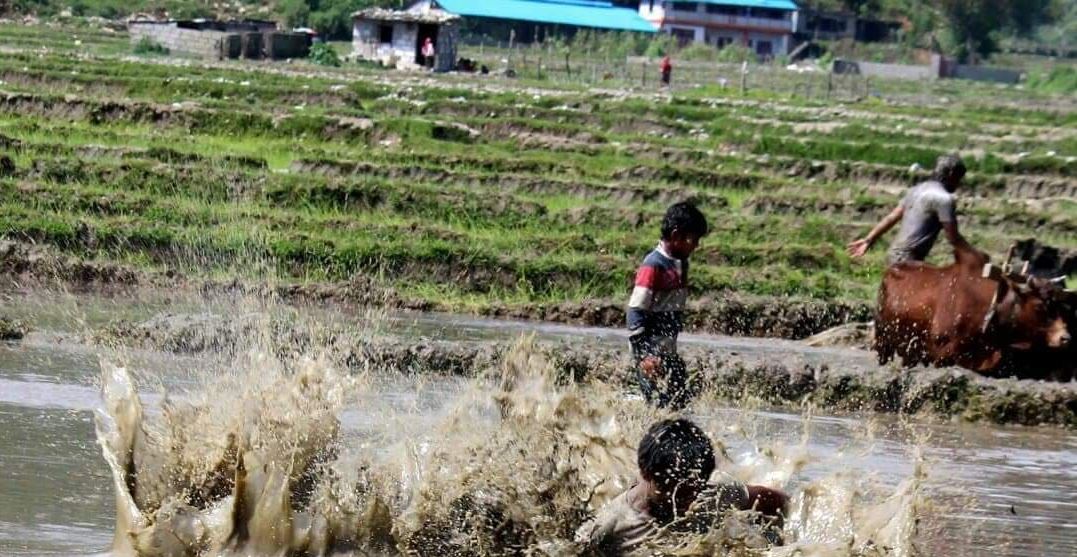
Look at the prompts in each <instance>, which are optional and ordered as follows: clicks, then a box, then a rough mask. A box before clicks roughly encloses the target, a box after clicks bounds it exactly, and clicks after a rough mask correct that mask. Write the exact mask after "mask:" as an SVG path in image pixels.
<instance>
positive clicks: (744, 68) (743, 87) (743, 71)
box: [740, 60, 748, 97]
mask: <svg viewBox="0 0 1077 557" xmlns="http://www.w3.org/2000/svg"><path fill="white" fill-rule="evenodd" d="M747 93H748V61H747V60H745V61H744V62H742V63H741V65H740V95H741V96H742V97H743V96H744V95H746V94H747Z"/></svg>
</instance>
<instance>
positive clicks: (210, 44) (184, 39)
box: [127, 20, 310, 60]
mask: <svg viewBox="0 0 1077 557" xmlns="http://www.w3.org/2000/svg"><path fill="white" fill-rule="evenodd" d="M127 29H128V32H129V33H130V36H131V45H132V46H134V45H137V44H138V43H140V42H142V41H144V40H145V41H149V42H151V43H153V44H157V45H160V46H163V47H165V48H167V49H168V51H169V52H170V53H173V54H179V55H182V56H193V57H196V58H204V59H210V60H212V59H217V60H224V59H227V58H250V59H255V60H260V59H262V58H269V59H271V60H280V59H285V58H305V57H306V56H307V54H308V53H309V52H310V38H309V36H308V35H306V34H305V33H289V32H284V31H278V30H277V24H276V23H274V22H272V21H259V20H244V21H212V20H188V21H175V20H173V21H140V20H134V21H130V22H128V23H127Z"/></svg>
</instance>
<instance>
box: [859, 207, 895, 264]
mask: <svg viewBox="0 0 1077 557" xmlns="http://www.w3.org/2000/svg"><path fill="white" fill-rule="evenodd" d="M903 216H905V208H904V207H902V206H901V205H898V206H897V207H895V208H894V210H893V211H890V214H888V215H886V216H885V217H883V220H881V221H879V224H876V225H875V228H872V229H871V232H869V233H868V235H867V236H865V237H863V238H861V239H859V240H857V241H855V242H853V243H851V244H849V245H848V246H846V250H847V251H848V252H849V255H851V256H853V258H854V259H855V258H859V257H864V254H865V253H867V252H868V250H869V249H871V246H872V245H874V244H875V241H876V240H878V239H879V237H880V236H882V235H883V234H886V233H887V232H889V231H890V229H891V228H893V227H894V225H895V224H897V223H899V222H901V217H903Z"/></svg>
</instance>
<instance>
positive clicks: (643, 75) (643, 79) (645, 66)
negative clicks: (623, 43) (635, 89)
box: [640, 58, 647, 88]
mask: <svg viewBox="0 0 1077 557" xmlns="http://www.w3.org/2000/svg"><path fill="white" fill-rule="evenodd" d="M640 79H641V80H642V81H641V82H640V86H642V87H644V88H646V87H647V59H646V58H644V60H643V72H642V73H641V75H640Z"/></svg>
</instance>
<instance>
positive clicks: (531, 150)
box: [0, 25, 1077, 337]
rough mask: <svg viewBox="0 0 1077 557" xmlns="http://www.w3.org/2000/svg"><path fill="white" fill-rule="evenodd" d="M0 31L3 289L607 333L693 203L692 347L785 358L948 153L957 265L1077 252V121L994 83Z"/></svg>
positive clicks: (872, 279)
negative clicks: (1032, 243) (727, 74)
mask: <svg viewBox="0 0 1077 557" xmlns="http://www.w3.org/2000/svg"><path fill="white" fill-rule="evenodd" d="M15 29H18V31H17V32H16V31H14V30H15ZM8 31H12V32H11V33H9V32H8ZM75 33H83V36H84V38H83V39H78V40H81V41H83V42H82V43H80V45H79V46H78V48H65V47H64V45H68V44H69V43H71V40H72V39H70V37H71V36H72V34H75ZM0 36H2V37H3V39H0V41H2V44H0V47H2V52H3V53H2V54H0V154H3V155H6V156H7V157H9V158H10V163H9V164H7V165H6V166H0V175H2V177H0V235H2V237H3V238H4V239H5V240H7V241H8V242H7V243H6V245H5V247H4V249H3V250H0V252H2V254H0V255H2V256H3V258H2V259H0V262H2V263H3V265H2V266H3V267H4V270H5V271H6V272H7V273H8V274H23V275H25V274H37V275H42V274H43V273H42V272H41V269H42V267H40V266H35V261H39V259H40V258H38V255H39V254H40V252H42V251H44V252H47V253H49V254H50V257H51V255H55V254H60V255H62V256H63V257H62V261H64V262H65V263H64V265H57V266H54V267H52V268H53V269H55V270H57V271H56V272H59V273H60V274H61V276H60V278H61V279H64V280H67V281H74V282H95V281H97V282H102V281H104V282H110V281H115V280H118V279H117V278H116V277H121V278H122V280H124V281H127V282H145V283H153V284H169V285H171V284H184V285H192V284H195V285H197V284H199V281H217V282H218V283H224V282H227V281H230V280H233V279H235V280H238V281H240V282H244V283H265V282H270V283H273V284H278V285H281V287H282V289H284V290H286V291H292V292H306V293H310V292H314V293H315V295H317V296H338V297H341V298H345V299H347V298H357V299H363V300H365V301H369V300H370V299H372V298H377V299H378V300H381V301H382V302H385V303H390V304H397V305H403V306H408V307H419V308H424V309H443V310H451V311H468V312H475V313H484V314H494V315H514V316H522V317H533V318H541V319H551V320H567V321H585V322H590V323H596V324H616V323H619V322H620V320H621V318H622V314H621V313H620V309H619V308H620V306H621V305H622V303H623V301H624V298H625V296H626V293H627V291H628V287H629V284H630V281H631V277H632V275H633V272H634V270H635V267H636V265H637V263H638V261H639V260H640V258H641V257H642V256H643V255H644V254H645V253H646V252H647V250H649V249H650V248H651V247H653V244H654V243H655V241H656V240H657V235H658V224H659V220H660V218H661V215H662V213H663V211H664V209H665V207H666V206H667V205H668V204H669V203H671V202H673V201H676V200H681V199H686V198H692V199H695V200H697V201H698V202H699V204H700V205H701V207H702V208H703V209H704V211H705V212H706V214H707V215H708V217H709V218H710V221H711V224H712V228H713V232H712V234H711V235H710V236H709V237H708V238H706V239H705V241H704V245H703V247H702V248H701V250H700V251H699V252H698V255H697V256H696V258H695V261H694V262H693V264H694V266H693V278H692V280H693V282H694V289H695V291H696V300H697V301H696V302H695V304H696V306H695V307H697V308H698V309H699V311H698V312H697V314H696V316H695V317H694V321H693V323H694V326H695V328H697V329H706V330H714V331H722V332H733V333H743V334H778V335H782V336H793V337H799V336H804V335H806V334H810V333H812V332H815V331H817V330H819V329H821V328H825V327H827V326H830V325H834V324H837V323H839V322H842V321H847V320H855V319H865V318H868V317H869V316H870V303H871V300H872V298H873V296H874V290H875V285H876V284H877V280H878V278H879V274H880V270H881V266H882V259H883V256H884V252H885V249H883V246H878V247H877V248H876V249H875V250H874V252H873V254H872V255H871V257H870V258H869V259H868V261H867V262H866V263H858V262H853V261H851V260H850V259H849V258H848V257H847V256H846V255H845V254H844V251H843V246H844V245H845V243H847V242H848V241H850V240H852V239H854V238H855V237H857V236H858V235H861V234H863V233H864V232H866V230H867V229H868V228H869V227H870V226H871V225H872V224H873V223H874V222H875V221H876V220H877V219H878V218H880V217H881V216H882V215H884V214H885V213H886V212H887V211H889V210H890V209H891V208H892V206H893V205H894V204H896V203H897V202H898V200H899V198H900V195H901V193H902V191H903V189H904V188H905V187H906V186H907V185H909V184H912V183H913V182H915V181H916V180H917V179H918V178H923V177H925V176H926V172H925V171H923V170H913V169H910V167H911V166H912V165H919V166H920V167H922V168H930V167H931V165H932V163H933V161H934V159H935V157H936V156H938V155H939V154H942V153H945V152H951V151H960V152H961V153H963V154H964V155H965V156H966V161H967V163H968V165H969V167H970V171H971V173H970V175H969V177H968V178H967V187H966V188H965V189H964V190H962V191H961V192H960V193H961V197H962V201H961V207H960V211H961V214H962V226H963V229H964V232H965V233H966V234H967V235H968V236H969V237H970V239H971V240H972V241H973V242H974V243H975V244H976V245H978V246H980V247H982V248H984V249H986V250H988V251H990V252H993V253H999V254H1001V253H1002V252H1003V251H1004V250H1005V249H1006V247H1007V246H1008V245H1009V244H1010V242H1011V241H1013V240H1014V239H1018V238H1024V237H1031V236H1035V237H1038V238H1039V239H1040V240H1041V241H1043V242H1046V243H1049V244H1054V245H1060V246H1068V247H1072V246H1074V245H1075V244H1077V201H1075V198H1077V112H1075V111H1074V110H1073V108H1074V106H1073V104H1074V103H1073V101H1072V99H1064V98H1052V97H1046V96H1039V95H1032V94H1031V93H1024V92H1022V91H1020V90H1016V89H1014V88H1012V87H1007V88H997V87H993V86H991V87H988V86H982V85H969V86H968V87H969V93H968V94H958V95H954V94H947V95H946V96H943V93H944V92H947V91H948V92H950V93H952V89H953V88H954V87H955V85H954V84H953V83H947V84H940V85H939V86H938V87H939V89H940V93H939V94H938V95H929V96H928V97H930V98H929V99H928V101H927V102H925V98H924V96H923V95H919V96H917V97H916V99H917V100H916V102H909V101H908V99H909V98H910V97H907V96H902V95H898V94H895V96H894V98H895V99H905V100H887V97H886V95H885V94H883V95H882V97H870V98H867V99H865V100H862V101H858V102H845V103H839V102H829V103H828V102H821V101H806V100H800V99H797V98H791V97H783V96H779V95H774V94H768V93H767V92H766V91H757V92H753V93H751V94H749V95H748V96H746V97H742V96H740V95H739V92H737V91H723V90H720V89H710V88H701V89H690V90H683V91H677V92H675V93H674V94H673V95H670V94H668V93H658V92H655V91H654V90H607V89H585V88H583V87H581V86H578V85H571V86H570V85H565V86H558V85H556V84H553V83H543V82H537V81H526V82H521V81H517V80H511V79H507V78H502V77H493V76H483V77H479V76H454V75H448V76H433V77H432V76H428V75H419V74H397V73H390V72H383V71H377V70H370V69H360V68H357V67H346V68H341V69H328V70H327V69H323V68H317V67H315V66H309V65H306V64H301V63H295V64H284V63H280V64H241V63H220V64H203V63H199V62H193V61H176V60H170V59H157V58H154V59H138V58H134V57H129V56H127V55H126V54H123V55H121V54H120V53H122V52H124V50H123V48H122V47H123V46H124V45H126V44H127V43H126V38H125V37H124V36H122V33H120V34H117V33H106V32H104V31H94V32H90V31H85V30H78V31H72V30H70V29H63V28H49V29H45V28H37V30H36V31H29V32H28V31H27V30H26V29H25V28H22V27H20V26H10V25H6V26H0ZM27 37H33V40H32V41H29V42H26V41H27V40H28V39H27ZM50 41H52V42H50ZM72 44H73V43H72ZM128 50H129V49H128ZM881 87H885V84H882V85H881ZM901 87H904V85H895V86H894V90H895V91H900V90H901ZM992 91H997V92H998V93H997V94H991V92H992ZM932 99H933V101H932ZM938 251H939V252H940V253H938V254H936V256H937V257H939V258H940V259H939V260H943V259H944V258H945V257H948V254H946V253H941V252H944V251H945V250H938ZM106 267H107V268H109V269H113V271H111V272H109V273H104V272H102V271H101V269H102V268H106ZM115 269H121V270H122V272H119V271H115ZM91 271H93V272H91Z"/></svg>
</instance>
